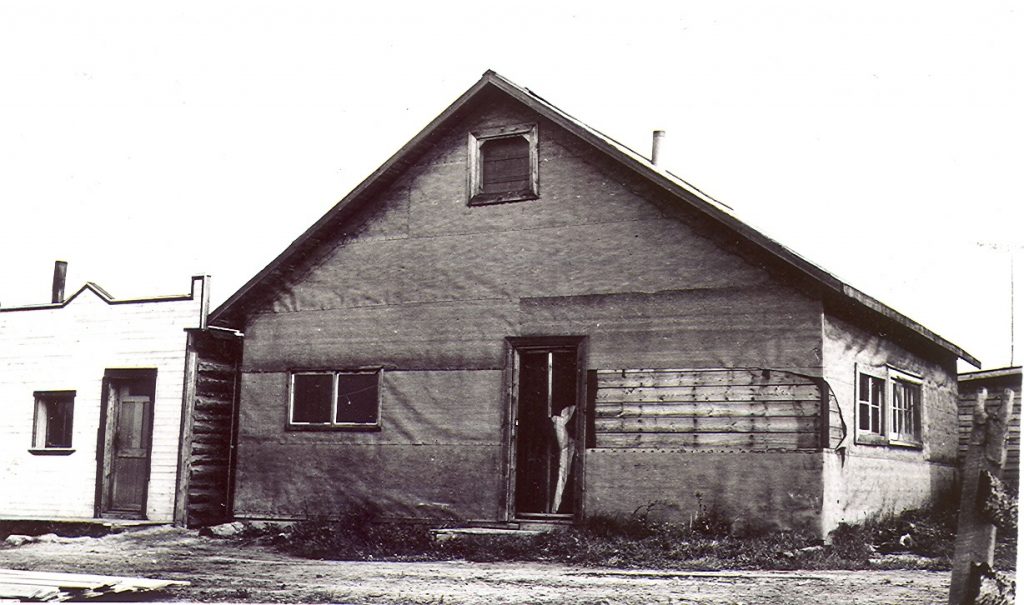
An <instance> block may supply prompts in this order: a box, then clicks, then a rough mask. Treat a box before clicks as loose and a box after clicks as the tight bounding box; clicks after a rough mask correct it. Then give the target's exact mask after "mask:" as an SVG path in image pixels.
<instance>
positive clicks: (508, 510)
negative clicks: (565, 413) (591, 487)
mask: <svg viewBox="0 0 1024 605" xmlns="http://www.w3.org/2000/svg"><path fill="white" fill-rule="evenodd" d="M523 351H575V353H576V413H575V420H574V421H573V422H574V423H575V428H576V442H575V454H574V460H575V462H574V464H573V467H572V476H573V512H572V513H571V514H566V513H563V514H548V515H539V514H538V515H530V516H529V517H520V516H519V515H518V513H517V511H516V455H517V443H516V439H517V437H518V435H517V429H516V420H517V418H518V412H519V355H520V353H521V352H523ZM504 385H505V388H504V409H505V417H504V423H503V424H504V426H503V431H502V445H503V449H504V452H503V462H504V467H505V473H504V475H505V476H504V486H505V498H504V503H503V504H504V518H505V521H506V522H515V521H520V522H525V521H532V522H564V521H575V522H579V521H580V520H582V519H583V517H584V515H585V514H586V510H585V501H584V495H585V493H586V481H585V476H586V450H587V448H586V444H587V441H588V436H587V434H586V431H587V426H588V422H587V416H588V414H589V413H590V410H589V408H588V405H587V402H588V398H587V337H586V336H508V337H506V338H505V368H504Z"/></svg>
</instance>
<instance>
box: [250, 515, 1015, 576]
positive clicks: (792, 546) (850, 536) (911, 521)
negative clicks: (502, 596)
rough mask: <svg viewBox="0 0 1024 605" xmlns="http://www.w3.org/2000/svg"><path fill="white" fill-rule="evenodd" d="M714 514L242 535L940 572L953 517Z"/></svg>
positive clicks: (1008, 563)
mask: <svg viewBox="0 0 1024 605" xmlns="http://www.w3.org/2000/svg"><path fill="white" fill-rule="evenodd" d="M729 529H730V528H729V525H728V524H727V523H726V522H725V520H724V519H722V518H720V517H718V516H717V515H714V514H713V513H709V512H708V511H703V514H701V515H698V516H697V518H696V519H694V520H693V521H692V522H690V523H666V522H658V521H654V520H651V519H649V518H648V517H647V515H646V513H645V512H644V511H642V510H641V511H638V512H637V513H634V514H633V515H629V516H622V517H602V516H598V517H594V518H591V519H588V520H587V521H586V522H585V523H583V524H581V525H579V526H575V527H571V528H566V529H565V530H563V531H554V532H550V533H545V534H541V535H536V536H529V537H511V536H500V535H496V536H473V537H472V538H471V539H455V540H446V541H441V542H437V541H435V540H433V537H432V535H431V533H430V527H429V526H426V525H417V524H409V523H388V522H382V521H381V520H380V517H379V515H378V514H377V512H376V511H375V510H374V509H372V508H368V507H361V508H355V509H352V510H349V511H346V512H345V513H343V514H341V515H338V516H337V517H334V518H331V519H327V518H320V519H311V520H308V521H302V522H299V523H297V524H295V525H294V526H293V527H292V528H290V530H288V531H284V532H277V533H274V532H267V531H265V530H264V531H262V532H260V531H257V532H249V533H248V534H247V536H246V537H247V538H248V539H250V540H256V541H259V542H261V543H270V544H273V545H274V546H275V547H277V548H279V549H281V550H284V551H286V552H290V553H292V554H296V555H299V556H303V557H307V558H317V559H335V560H358V561H375V560H404V561H439V560H455V559H463V560H468V561H538V562H557V563H563V564H570V565H581V566H588V567H602V566H607V567H620V568H654V569H686V570H724V569H772V570H796V569H804V570H813V569H852V570H856V569H933V570H948V569H949V568H950V561H951V558H952V555H953V547H954V541H955V537H956V513H955V511H954V510H950V509H949V508H948V507H928V508H924V509H920V510H913V511H906V512H903V513H901V514H899V515H894V516H887V517H881V518H877V519H871V520H869V521H866V522H864V523H861V524H858V525H852V526H851V525H843V526H841V527H840V528H838V529H837V530H836V531H835V532H833V534H832V536H831V537H832V540H831V544H828V545H822V544H821V540H820V539H818V537H817V536H815V535H810V534H806V533H801V532H771V533H763V534H761V535H753V536H746V537H739V536H733V535H730V532H729ZM1015 557H1016V536H1015V535H1009V536H1005V537H1002V538H1001V540H1000V545H999V547H998V548H997V557H996V567H997V568H998V569H1002V570H1006V571H1010V570H1013V569H1014V568H1015V563H1016V561H1015Z"/></svg>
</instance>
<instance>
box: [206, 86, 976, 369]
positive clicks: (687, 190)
mask: <svg viewBox="0 0 1024 605" xmlns="http://www.w3.org/2000/svg"><path fill="white" fill-rule="evenodd" d="M487 86H494V87H496V88H498V89H499V90H501V91H502V92H504V93H505V94H507V95H509V96H511V97H512V98H514V99H516V100H518V101H519V102H521V103H523V104H524V105H526V106H527V107H529V108H531V109H533V110H534V111H536V112H537V113H539V114H541V115H543V116H544V117H545V118H547V119H549V120H551V121H552V122H554V123H556V124H558V125H559V126H561V127H562V128H565V129H566V130H568V131H569V132H571V133H573V134H575V135H576V136H578V137H580V138H581V139H583V140H584V141H586V142H587V143H588V144H590V145H591V146H593V147H595V148H597V149H598V150H600V151H603V152H604V153H606V154H608V155H610V156H611V157H612V158H614V159H616V160H617V161H619V163H621V164H623V165H624V166H626V167H627V168H629V169H631V170H632V171H633V172H635V173H637V174H639V175H640V176H642V177H644V178H646V179H648V180H650V181H651V182H653V183H655V184H657V185H658V186H660V187H662V188H663V189H665V190H666V191H668V192H669V193H671V194H673V195H675V196H676V197H680V198H682V199H684V200H686V201H687V202H688V203H689V204H690V205H691V206H692V207H693V208H695V209H696V210H697V211H699V212H700V213H701V214H702V215H704V216H706V217H707V218H710V219H711V220H713V221H715V222H718V223H721V224H723V225H725V226H726V227H727V228H730V229H732V230H733V231H736V232H737V233H738V234H739V235H741V236H742V237H744V238H746V239H747V240H749V241H751V242H753V243H754V244H755V245H758V246H760V247H761V248H763V249H765V250H766V251H767V252H769V253H770V254H772V255H774V256H775V257H777V258H779V259H781V260H782V261H784V262H785V263H786V264H788V265H789V266H790V267H792V268H794V269H796V270H797V271H798V272H799V273H801V274H803V275H806V276H807V277H809V278H811V279H812V280H814V281H816V282H818V283H819V284H821V285H822V286H824V287H825V288H826V289H827V290H830V291H832V292H834V293H836V294H839V295H841V296H843V297H846V298H848V299H850V300H853V301H854V302H856V303H859V304H860V305H862V306H864V307H866V308H867V309H870V310H871V311H873V312H876V313H878V314H880V315H882V316H883V317H885V318H887V319H889V320H891V321H894V322H895V323H897V324H898V325H900V326H902V327H904V328H906V329H908V330H910V331H911V332H914V333H916V334H917V335H919V336H921V337H923V338H925V339H927V340H929V341H931V342H933V343H934V344H936V345H938V346H939V347H940V348H942V349H943V350H945V351H947V352H949V353H951V354H953V355H956V356H957V357H959V358H960V359H963V360H964V361H966V362H967V363H970V364H971V365H973V366H975V367H977V368H980V367H981V362H980V361H978V359H977V358H975V357H974V356H973V355H971V354H969V353H967V352H966V351H964V350H963V349H961V348H960V347H958V346H956V345H955V344H953V343H952V342H950V341H948V340H946V339H945V338H942V337H941V336H939V335H938V334H936V333H934V332H932V331H931V330H929V329H927V328H925V327H924V326H922V325H921V324H919V323H917V322H915V321H913V320H912V319H910V318H909V317H907V316H905V315H903V314H902V313H899V312H898V311H896V310H895V309H892V308H890V307H888V306H887V305H885V304H884V303H882V302H880V301H878V300H876V299H875V298H872V297H871V296H868V295H867V294H864V293H863V292H861V291H859V290H857V289H856V288H853V287H852V286H849V285H848V284H846V283H843V282H842V281H841V280H839V279H838V278H836V277H835V276H834V275H832V274H831V273H829V272H828V271H826V270H824V269H822V268H821V267H818V266H817V265H815V264H814V263H811V262H810V261H808V260H806V259H804V258H803V257H801V256H800V255H798V254H796V253H795V252H793V251H792V250H790V249H788V248H786V247H785V246H783V245H782V244H780V243H778V242H776V241H775V240H773V239H771V238H770V237H768V236H766V235H765V234H763V233H761V232H760V231H758V230H757V229H754V228H753V227H751V226H750V225H748V224H746V223H744V222H743V221H741V220H739V219H738V218H736V217H734V216H732V215H731V214H730V213H729V212H728V207H727V206H724V205H723V204H721V203H719V202H717V201H715V200H714V199H712V198H710V197H709V196H707V195H706V194H704V193H702V192H701V191H699V190H697V189H696V188H694V187H692V186H688V184H685V183H684V182H682V181H681V180H680V179H678V178H677V177H673V176H672V175H669V174H668V173H666V172H664V171H663V170H661V169H659V168H658V167H656V166H654V165H653V164H651V163H650V162H649V161H648V160H647V159H646V158H644V157H642V156H641V155H639V154H638V153H636V152H634V151H632V150H630V149H628V148H627V147H625V146H624V145H621V144H619V143H617V142H615V141H614V140H613V139H611V138H609V137H606V136H604V135H602V134H600V133H598V132H597V131H595V130H594V129H592V128H590V127H589V126H587V125H585V124H583V123H582V122H580V121H578V120H576V119H575V118H573V117H572V116H570V115H568V114H567V113H565V112H564V111H562V110H561V109H559V108H558V107H556V106H554V105H552V104H551V103H548V102H547V101H545V100H544V99H542V98H541V97H539V96H538V95H536V94H534V93H533V92H531V91H530V90H528V89H525V88H522V87H521V86H519V85H517V84H515V83H513V82H511V81H510V80H507V79H505V78H504V77H502V76H500V75H498V74H497V73H495V72H494V71H491V70H488V71H486V72H485V73H484V74H483V76H482V77H481V78H480V79H479V80H478V81H477V82H476V84H474V85H473V86H472V87H470V88H469V90H467V91H466V92H465V93H463V94H462V95H461V96H460V97H459V98H458V99H456V100H455V101H454V102H453V103H452V104H451V105H449V106H448V107H447V108H446V109H445V110H444V111H442V112H441V113H440V114H439V115H438V116H437V117H436V118H434V119H433V120H432V121H431V122H430V123H429V124H427V125H426V126H425V127H424V128H423V129H422V130H420V132H419V133H417V134H416V136H415V137H413V138H412V139H411V140H410V141H409V142H408V143H406V144H405V145H403V146H402V148H401V149H399V150H398V151H397V152H395V153H394V154H393V155H392V156H391V157H390V158H388V160H387V161H386V162H384V163H383V164H382V165H381V166H380V167H379V168H378V169H377V170H375V171H374V172H373V173H372V174H370V176H368V177H366V178H365V179H364V180H363V181H362V182H361V183H360V184H359V185H357V186H356V187H355V189H353V190H352V191H351V192H350V193H349V194H348V195H346V196H345V197H344V198H342V200H341V201H339V202H338V203H337V204H335V205H334V207H333V208H331V209H330V210H329V211H328V212H327V213H326V214H325V215H324V216H323V217H321V218H320V220H318V221H317V222H316V223H314V224H313V225H312V226H311V227H310V228H309V229H307V230H306V231H305V232H303V233H302V235H300V236H299V237H297V238H296V239H295V240H294V241H293V242H292V243H291V245H289V246H288V248H286V249H285V250H284V251H283V252H281V254H279V255H278V256H277V257H276V258H275V259H274V260H272V261H271V262H270V263H269V264H267V266H266V267H264V268H263V270H262V271H260V272H259V273H257V274H256V275H255V276H253V278H252V279H250V280H249V281H248V282H246V283H245V285H243V286H242V287H241V288H240V289H239V290H238V291H236V292H235V293H234V294H233V295H231V297H229V298H228V299H227V300H226V301H224V303H222V304H221V305H220V306H218V307H217V308H216V309H214V311H213V312H212V313H211V314H210V322H211V323H225V322H230V321H231V320H232V319H236V318H234V317H232V316H233V314H235V313H236V311H237V309H236V308H235V307H236V306H238V305H239V304H240V303H241V301H242V300H243V299H244V298H246V296H247V295H248V294H249V293H250V292H251V291H252V290H253V289H254V288H256V286H258V285H259V283H260V282H262V281H263V280H264V279H266V278H267V277H269V276H270V275H271V274H273V273H274V272H275V271H276V270H278V268H279V267H280V266H281V265H282V264H284V263H285V261H286V260H287V259H288V258H289V257H290V256H292V255H293V254H295V253H296V252H298V251H300V250H301V249H302V248H303V247H305V246H307V245H308V244H309V242H310V241H311V240H313V239H314V237H315V236H316V234H317V233H318V232H319V231H320V230H321V229H324V228H325V227H326V226H327V225H329V224H330V223H331V222H333V221H334V220H335V218H336V217H337V216H338V215H339V214H340V213H341V212H343V211H344V209H345V208H346V207H347V206H348V205H349V204H351V203H352V202H353V201H355V200H357V199H359V198H360V197H361V196H362V195H363V194H364V193H365V192H366V191H367V190H369V189H371V188H372V187H373V186H374V185H375V184H376V183H377V182H378V181H379V180H380V179H382V178H383V177H384V176H386V175H387V174H388V173H389V172H390V171H392V170H394V169H395V168H396V167H397V166H398V165H399V164H401V163H402V161H403V159H404V158H405V156H406V155H407V154H409V153H411V152H412V151H414V150H415V149H416V148H418V147H419V146H420V145H421V144H422V143H423V142H424V141H425V140H426V139H427V138H428V137H430V136H431V135H432V134H433V133H434V131H435V130H436V129H437V128H439V127H440V126H441V125H442V124H443V123H445V122H446V121H448V120H449V119H450V118H452V117H453V116H454V115H455V114H456V113H458V111H459V110H460V109H461V108H462V107H463V106H465V105H466V104H467V103H468V102H469V101H470V100H471V99H472V98H473V97H475V96H476V95H477V94H478V93H479V92H480V91H481V90H482V89H484V88H485V87H487Z"/></svg>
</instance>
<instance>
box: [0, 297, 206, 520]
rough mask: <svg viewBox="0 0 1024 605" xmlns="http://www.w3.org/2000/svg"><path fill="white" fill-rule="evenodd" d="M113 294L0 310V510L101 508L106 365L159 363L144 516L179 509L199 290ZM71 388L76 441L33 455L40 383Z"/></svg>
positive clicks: (89, 511) (69, 512)
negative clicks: (189, 341)
mask: <svg viewBox="0 0 1024 605" xmlns="http://www.w3.org/2000/svg"><path fill="white" fill-rule="evenodd" d="M200 287H201V286H200V285H199V283H198V282H197V283H194V284H193V288H194V290H193V292H194V293H195V294H196V295H195V296H193V297H191V298H188V299H184V298H177V299H172V300H163V301H139V302H137V303H136V302H125V303H118V304H109V303H107V302H106V301H104V300H102V299H101V298H99V297H98V296H97V295H96V294H95V293H94V292H93V291H92V290H88V289H87V290H85V291H83V292H81V293H80V294H79V295H78V296H76V297H75V298H74V299H72V300H70V301H69V302H68V303H67V304H66V305H65V306H63V307H48V308H36V309H7V310H3V311H0V410H2V413H0V435H2V438H0V481H2V482H3V489H2V490H0V513H2V514H4V515H9V516H17V517H31V518H37V519H59V518H62V517H63V518H67V517H92V516H93V515H94V514H95V494H96V478H97V442H96V438H97V434H98V430H99V420H100V408H101V405H102V392H101V391H102V380H103V375H104V371H105V370H106V369H108V368H155V369H156V370H157V377H156V391H155V401H154V404H153V415H154V416H153V441H152V452H151V457H150V463H151V471H150V477H149V486H148V496H147V499H146V500H147V510H146V516H147V517H148V518H149V519H154V520H167V521H169V520H170V519H171V518H172V515H173V505H174V493H175V480H176V475H177V459H178V435H179V429H180V426H181V403H182V384H183V369H184V361H185V340H186V339H185V332H184V331H183V330H184V329H185V328H188V327H197V326H198V325H199V318H200V309H201V297H200V296H198V290H199V288H200ZM44 390H74V391H76V396H75V403H74V420H73V434H72V447H73V448H74V450H75V451H74V452H73V453H71V454H70V455H66V456H52V455H42V456H40V455H33V454H31V453H29V451H28V450H29V448H30V447H31V443H32V418H33V408H34V399H33V392H34V391H44Z"/></svg>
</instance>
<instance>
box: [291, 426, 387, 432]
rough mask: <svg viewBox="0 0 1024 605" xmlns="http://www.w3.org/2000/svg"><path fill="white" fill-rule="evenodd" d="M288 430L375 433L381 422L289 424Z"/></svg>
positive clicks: (379, 428)
mask: <svg viewBox="0 0 1024 605" xmlns="http://www.w3.org/2000/svg"><path fill="white" fill-rule="evenodd" d="M284 429H285V430H286V431H324V432H350V433H375V432H380V430H381V426H380V425H379V424H288V425H285V427H284Z"/></svg>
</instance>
